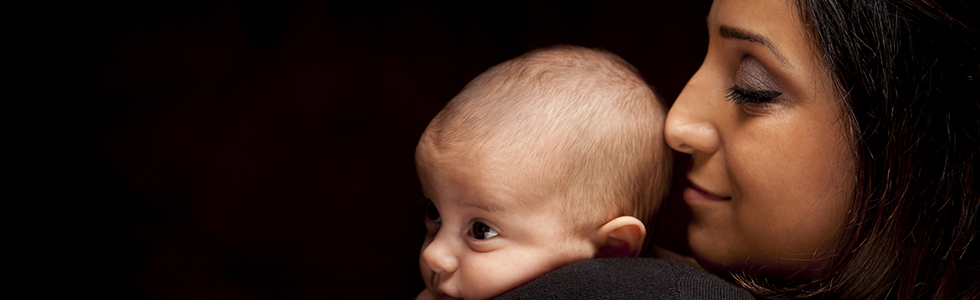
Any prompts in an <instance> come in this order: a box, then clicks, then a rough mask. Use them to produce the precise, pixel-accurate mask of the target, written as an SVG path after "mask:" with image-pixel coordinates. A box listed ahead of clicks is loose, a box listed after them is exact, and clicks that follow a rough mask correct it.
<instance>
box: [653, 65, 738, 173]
mask: <svg viewBox="0 0 980 300" xmlns="http://www.w3.org/2000/svg"><path fill="white" fill-rule="evenodd" d="M705 73H706V71H705V67H704V66H702V67H701V69H700V70H698V72H697V73H695V74H694V76H693V77H691V80H690V81H688V82H687V85H686V86H684V90H683V91H681V94H680V95H679V96H677V101H674V105H673V106H671V107H670V111H668V112H667V122H666V124H665V125H664V139H666V140H667V145H670V147H671V148H673V149H674V150H677V151H680V152H683V153H687V154H694V153H695V152H703V153H713V152H715V151H717V150H718V146H719V140H718V131H717V128H716V127H715V125H714V124H713V123H712V120H714V118H713V117H712V116H713V114H714V113H715V112H717V111H718V110H717V109H718V108H719V107H718V105H726V104H727V103H724V101H725V100H724V95H723V93H721V94H719V95H713V93H711V89H712V88H713V87H712V86H710V85H709V82H710V80H709V79H708V78H707V76H706V75H705ZM717 97H721V98H717ZM715 98H717V99H715ZM712 100H714V101H712ZM715 117H717V116H715Z"/></svg>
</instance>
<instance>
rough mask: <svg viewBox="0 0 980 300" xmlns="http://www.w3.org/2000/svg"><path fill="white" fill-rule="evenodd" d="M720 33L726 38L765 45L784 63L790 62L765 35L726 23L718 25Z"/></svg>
mask: <svg viewBox="0 0 980 300" xmlns="http://www.w3.org/2000/svg"><path fill="white" fill-rule="evenodd" d="M718 35H720V36H721V37H723V38H726V39H736V40H744V41H748V42H751V43H756V44H759V45H763V46H765V47H766V48H768V49H769V51H771V52H772V54H774V55H776V58H778V59H779V60H780V61H782V62H783V63H784V64H788V62H787V61H786V58H784V57H783V55H782V54H781V53H779V50H776V47H775V46H773V44H772V42H770V41H769V39H767V38H766V37H764V36H761V35H758V34H754V33H751V32H748V31H746V30H743V29H738V28H735V27H731V26H726V25H721V26H719V27H718Z"/></svg>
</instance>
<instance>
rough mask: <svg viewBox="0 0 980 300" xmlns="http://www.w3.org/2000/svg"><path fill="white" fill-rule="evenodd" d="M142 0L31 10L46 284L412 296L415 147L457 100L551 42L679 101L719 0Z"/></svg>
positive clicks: (32, 176) (78, 290)
mask: <svg viewBox="0 0 980 300" xmlns="http://www.w3.org/2000/svg"><path fill="white" fill-rule="evenodd" d="M134 2H139V3H126V4H120V3H114V4H107V3H100V4H90V3H81V4H72V5H70V6H61V7H57V8H50V9H48V8H45V9H41V10H38V11H40V12H41V13H40V14H38V16H37V18H38V19H39V20H41V21H37V22H34V23H30V24H32V25H30V26H33V27H32V29H33V30H38V31H37V32H41V33H39V34H33V35H29V36H28V37H29V39H28V40H27V41H26V42H25V43H28V44H36V45H39V47H38V49H42V48H43V51H41V50H38V52H37V53H31V54H32V56H25V57H37V56H41V57H43V58H36V59H35V60H36V61H37V62H38V63H37V64H36V65H33V66H31V67H30V70H31V71H30V72H25V73H23V74H18V75H21V76H22V77H29V78H34V79H38V80H41V81H43V82H44V83H45V84H43V86H42V87H39V88H35V89H34V91H33V93H32V94H31V95H30V96H28V97H27V98H25V99H28V100H26V101H29V102H31V104H33V105H36V106H35V108H36V109H34V110H32V111H34V112H38V113H37V115H31V116H30V119H32V120H33V122H32V123H28V124H27V125H26V126H29V127H30V128H31V129H32V130H38V131H39V132H43V134H30V135H28V138H27V139H26V140H25V141H24V143H25V144H27V145H32V146H31V147H26V148H24V149H27V151H28V152H30V153H28V154H27V155H25V156H24V157H27V158H28V159H27V160H26V161H27V164H28V168H27V169H28V170H29V171H27V172H24V173H23V175H22V177H24V178H25V179H27V180H36V181H39V182H44V184H42V185H41V186H40V187H36V188H33V189H32V192H31V193H30V194H29V197H28V198H25V201H29V202H32V203H36V204H37V206H38V207H39V209H38V210H37V211H38V212H39V213H40V214H41V217H40V218H35V220H36V222H37V223H38V224H36V226H34V227H36V228H41V229H42V232H41V233H39V234H37V235H36V236H40V237H41V242H40V243H37V245H40V247H38V248H40V249H42V250H40V251H38V252H37V253H34V254H39V255H40V256H42V257H43V258H42V259H39V260H38V262H39V264H36V265H35V266H34V268H33V269H35V270H40V271H38V272H37V273H31V274H33V275H31V276H36V277H34V279H38V280H40V281H42V282H43V284H42V286H43V287H44V288H42V289H40V290H37V291H36V293H37V295H39V296H44V295H55V294H57V295H86V294H91V295H97V296H99V297H100V298H140V299H225V298H231V299H299V298H303V299H318V298H330V299H337V298H369V299H374V298H382V299H387V298H393V299H405V298H411V297H414V296H415V295H416V294H417V293H418V292H419V291H420V290H421V289H422V281H421V277H420V275H419V271H418V251H419V247H420V245H421V242H422V236H423V229H424V228H423V225H422V212H421V211H422V206H421V202H420V197H421V193H420V191H419V187H418V182H417V179H416V175H415V167H414V161H413V156H414V150H415V143H416V142H417V139H418V137H419V136H420V135H421V133H422V131H423V129H424V128H425V125H426V124H427V123H428V121H429V120H430V119H431V118H432V117H433V116H434V115H435V114H436V112H438V110H439V109H440V108H441V107H442V105H443V104H445V103H446V102H447V101H448V100H449V99H450V98H452V97H453V96H454V95H455V94H456V93H457V92H458V91H459V90H460V89H461V88H462V87H463V85H465V84H466V83H467V82H468V81H469V80H470V79H472V78H473V77H475V76H476V75H477V74H479V73H481V72H482V71H484V70H486V69H487V68H488V67H490V66H492V65H494V64H496V63H499V62H502V61H504V60H507V59H510V58H513V57H515V56H517V55H519V54H521V53H524V52H526V51H529V50H532V49H535V48H540V47H546V46H549V45H554V44H576V45H582V46H588V47H598V48H603V49H606V50H609V51H612V52H614V53H616V54H618V55H620V56H622V57H623V58H625V59H626V60H627V61H629V62H630V63H632V64H633V65H634V66H636V67H637V68H638V69H639V70H640V71H641V73H642V74H643V75H644V76H645V77H646V79H647V80H648V81H649V82H650V83H651V84H652V85H653V86H655V87H656V89H657V90H658V91H659V92H660V94H661V95H663V97H664V99H665V100H666V101H667V102H668V103H670V102H672V101H673V99H674V98H675V97H676V96H677V94H678V93H679V92H680V90H681V88H683V86H684V83H685V82H686V81H687V79H688V78H690V76H691V75H692V74H693V73H694V72H695V71H696V69H697V67H698V66H699V65H700V62H701V59H702V58H703V56H704V53H705V49H706V44H707V34H706V29H705V24H704V22H705V16H706V14H707V10H708V7H709V5H710V3H709V2H708V1H604V2H601V3H600V2H599V1H595V2H593V1H543V2H538V1H535V2H510V1H474V2H469V1H458V2H455V1H454V2H432V1H421V2H415V3H401V4H398V3H388V2H374V1H360V2H354V1H342V2H330V3H321V2H306V1H280V2H276V3H264V2H257V1H244V2H225V1H220V2H211V1H205V2H193V3H191V2H186V1H134ZM48 11H51V13H47V12H48ZM13 13H16V12H13ZM28 51H29V52H33V51H32V50H28ZM27 63H28V64H32V63H33V62H32V61H31V60H28V61H27ZM14 129H15V131H16V130H17V129H16V128H14ZM662 231H663V230H662ZM658 233H660V234H661V236H662V237H664V238H667V239H669V237H671V236H677V235H678V233H677V231H676V230H673V231H663V232H658ZM30 249H33V247H31V248H30Z"/></svg>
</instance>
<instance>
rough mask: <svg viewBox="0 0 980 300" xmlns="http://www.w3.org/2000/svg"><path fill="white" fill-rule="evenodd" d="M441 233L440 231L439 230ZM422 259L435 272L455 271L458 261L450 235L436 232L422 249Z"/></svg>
mask: <svg viewBox="0 0 980 300" xmlns="http://www.w3.org/2000/svg"><path fill="white" fill-rule="evenodd" d="M440 233H442V232H440ZM422 260H424V261H425V264H426V265H428V266H429V269H432V271H433V272H436V273H452V272H455V271H456V267H457V266H458V265H459V261H458V260H457V259H456V251H453V246H452V243H451V241H450V237H449V236H447V234H436V237H435V239H433V240H432V243H430V244H429V245H428V246H426V247H425V249H422Z"/></svg>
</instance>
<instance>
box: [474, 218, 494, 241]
mask: <svg viewBox="0 0 980 300" xmlns="http://www.w3.org/2000/svg"><path fill="white" fill-rule="evenodd" d="M472 232H473V237H474V238H476V239H478V240H485V239H489V238H492V237H495V236H497V235H500V234H499V233H497V231H496V230H493V228H490V226H487V224H483V222H473V231H472Z"/></svg>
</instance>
